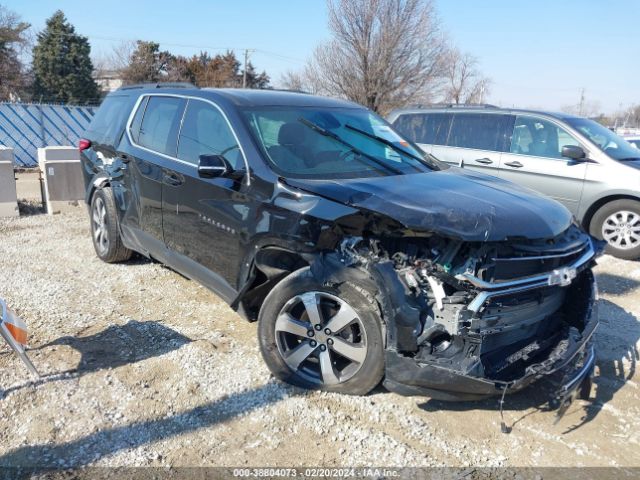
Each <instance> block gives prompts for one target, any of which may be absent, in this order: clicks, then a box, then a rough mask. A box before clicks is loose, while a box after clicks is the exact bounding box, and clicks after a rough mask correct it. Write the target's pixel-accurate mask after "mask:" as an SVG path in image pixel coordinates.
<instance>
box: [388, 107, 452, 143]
mask: <svg viewBox="0 0 640 480" xmlns="http://www.w3.org/2000/svg"><path fill="white" fill-rule="evenodd" d="M451 118H452V115H451V114H449V113H407V114H402V115H400V116H399V117H398V118H396V120H395V121H394V122H393V128H394V129H395V130H396V131H397V132H398V133H399V134H400V135H402V136H403V137H405V138H408V139H409V140H411V141H412V142H413V143H422V144H426V145H446V143H447V136H448V134H449V128H450V127H451Z"/></svg>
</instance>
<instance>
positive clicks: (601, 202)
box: [582, 195, 640, 232]
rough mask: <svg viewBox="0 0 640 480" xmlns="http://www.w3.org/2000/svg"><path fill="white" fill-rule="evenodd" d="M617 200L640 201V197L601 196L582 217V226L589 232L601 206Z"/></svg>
mask: <svg viewBox="0 0 640 480" xmlns="http://www.w3.org/2000/svg"><path fill="white" fill-rule="evenodd" d="M615 200H634V201H636V202H640V198H638V197H634V196H633V195H611V196H608V197H604V198H601V199H599V200H597V201H596V202H594V203H593V205H591V206H590V207H589V208H588V209H587V212H586V213H585V214H584V217H583V219H582V227H583V228H584V229H585V230H586V231H587V232H588V231H589V226H590V223H591V220H592V219H593V216H594V215H595V213H596V212H597V211H598V210H599V209H600V207H602V206H603V205H606V204H607V203H609V202H613V201H615Z"/></svg>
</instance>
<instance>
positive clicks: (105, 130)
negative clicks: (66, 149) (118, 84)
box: [85, 95, 131, 148]
mask: <svg viewBox="0 0 640 480" xmlns="http://www.w3.org/2000/svg"><path fill="white" fill-rule="evenodd" d="M130 104H131V101H130V97H129V96H128V95H110V96H108V97H107V98H105V99H104V101H103V102H102V105H100V108H98V112H97V113H96V115H95V117H93V120H92V121H91V124H90V125H89V128H88V129H87V131H86V133H85V136H86V137H88V140H91V142H93V143H95V144H99V145H108V146H112V147H114V148H115V147H116V144H117V143H119V141H120V137H121V136H122V132H123V131H124V124H125V122H126V119H127V117H128V116H129V111H130V108H131V106H130Z"/></svg>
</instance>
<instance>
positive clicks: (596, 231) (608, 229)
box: [589, 199, 640, 260]
mask: <svg viewBox="0 0 640 480" xmlns="http://www.w3.org/2000/svg"><path fill="white" fill-rule="evenodd" d="M589 233H590V234H591V235H592V236H594V237H596V238H598V239H600V240H605V241H606V242H607V248H606V252H607V253H610V254H611V255H613V256H614V257H618V258H623V259H625V260H634V259H636V258H638V257H640V202H638V201H636V200H628V199H622V200H615V201H613V202H609V203H607V204H605V205H603V206H602V207H600V209H598V211H597V212H596V213H595V214H594V215H593V218H592V219H591V223H590V224H589Z"/></svg>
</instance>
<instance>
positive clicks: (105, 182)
mask: <svg viewBox="0 0 640 480" xmlns="http://www.w3.org/2000/svg"><path fill="white" fill-rule="evenodd" d="M110 186H111V184H110V183H109V180H105V179H103V180H101V181H99V182H96V181H94V182H92V183H91V188H90V189H89V191H88V192H87V196H86V198H85V201H86V204H87V205H91V199H92V198H93V195H94V194H95V193H96V191H97V190H99V189H101V188H105V187H110Z"/></svg>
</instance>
